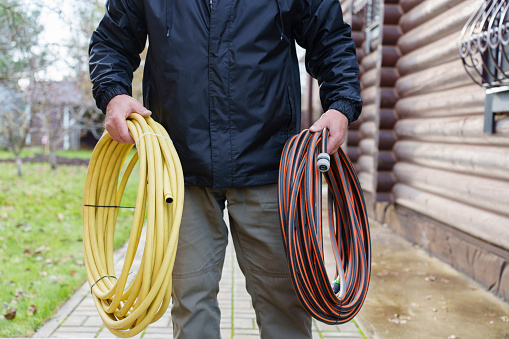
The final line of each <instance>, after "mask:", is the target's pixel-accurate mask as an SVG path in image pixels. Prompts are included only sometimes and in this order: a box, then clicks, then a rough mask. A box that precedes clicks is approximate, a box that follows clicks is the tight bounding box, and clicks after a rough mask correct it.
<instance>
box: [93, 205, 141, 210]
mask: <svg viewBox="0 0 509 339" xmlns="http://www.w3.org/2000/svg"><path fill="white" fill-rule="evenodd" d="M83 206H87V207H111V208H132V209H135V208H136V207H134V206H115V205H111V206H105V205H88V204H83Z"/></svg>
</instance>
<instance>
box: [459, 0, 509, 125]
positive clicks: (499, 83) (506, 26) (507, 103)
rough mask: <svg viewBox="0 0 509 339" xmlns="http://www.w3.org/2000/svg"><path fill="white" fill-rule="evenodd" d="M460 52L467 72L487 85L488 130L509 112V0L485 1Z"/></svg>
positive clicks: (465, 31)
mask: <svg viewBox="0 0 509 339" xmlns="http://www.w3.org/2000/svg"><path fill="white" fill-rule="evenodd" d="M460 55H461V59H462V60H463V65H464V67H465V70H466V72H467V73H468V75H469V76H470V77H471V78H472V80H473V81H474V82H475V83H477V84H479V85H480V86H483V87H486V88H487V89H486V101H485V124H484V131H485V132H486V133H494V131H495V124H494V115H495V114H496V113H500V112H508V111H509V1H508V0H484V1H480V6H479V9H478V10H477V11H475V12H474V13H473V14H472V16H471V17H470V18H469V20H468V21H467V23H466V24H465V26H464V27H463V30H462V32H461V43H460Z"/></svg>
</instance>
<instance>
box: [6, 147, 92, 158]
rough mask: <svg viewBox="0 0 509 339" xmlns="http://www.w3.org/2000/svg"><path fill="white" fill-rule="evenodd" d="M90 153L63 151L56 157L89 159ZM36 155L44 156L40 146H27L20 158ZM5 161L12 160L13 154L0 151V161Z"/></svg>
mask: <svg viewBox="0 0 509 339" xmlns="http://www.w3.org/2000/svg"><path fill="white" fill-rule="evenodd" d="M91 152H92V151H90V150H87V149H78V150H69V151H63V150H58V151H57V152H56V153H57V156H59V157H63V158H77V159H90V154H92V153H91ZM37 154H45V150H44V147H42V146H29V147H25V148H24V149H23V150H22V151H21V154H20V157H21V158H25V157H28V158H33V157H34V156H35V155H37ZM5 159H14V154H13V153H12V152H11V151H7V150H5V149H0V160H5Z"/></svg>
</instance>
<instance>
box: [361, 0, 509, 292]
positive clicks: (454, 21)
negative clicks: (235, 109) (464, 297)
mask: <svg viewBox="0 0 509 339" xmlns="http://www.w3.org/2000/svg"><path fill="white" fill-rule="evenodd" d="M409 3H413V1H410V0H401V1H400V6H402V7H405V4H409ZM477 6H478V1H476V0H463V1H462V0H434V1H423V2H420V3H419V4H418V5H417V6H415V7H414V8H412V9H409V10H407V11H406V12H405V13H404V14H403V15H402V16H401V19H400V21H399V27H400V29H401V31H402V35H401V37H400V38H399V40H398V42H397V47H398V49H399V52H400V57H399V59H398V61H397V64H396V69H397V72H398V74H399V78H398V80H397V81H396V83H395V90H396V92H397V96H398V98H399V99H398V101H397V102H396V104H395V106H394V110H395V112H396V114H397V117H398V121H397V123H396V125H395V127H394V133H395V135H396V137H397V142H396V143H395V145H394V148H393V152H394V155H395V157H396V161H397V162H396V164H395V165H394V166H393V173H392V174H393V176H394V179H395V182H396V184H395V185H394V187H393V189H392V194H393V198H394V200H393V202H392V203H393V204H392V205H388V206H385V207H386V208H384V210H383V213H382V210H381V208H379V209H378V210H379V213H378V215H377V218H379V219H383V221H384V222H387V223H388V224H389V225H390V226H392V227H393V228H395V229H396V230H397V231H398V232H400V233H402V234H404V235H406V236H407V237H409V238H411V239H412V240H413V241H415V242H417V243H420V244H421V245H423V246H424V247H425V248H427V249H428V250H430V251H431V252H433V253H434V254H436V255H437V256H439V257H440V258H442V259H444V260H446V261H448V262H449V263H451V264H452V265H453V266H454V267H456V268H458V269H459V270H461V271H463V272H465V273H467V274H469V275H470V276H471V277H473V278H474V279H476V280H477V281H478V282H480V283H481V284H483V285H484V286H486V288H488V289H490V290H491V291H492V292H493V293H495V294H497V295H498V296H500V297H502V298H503V299H505V300H509V268H507V267H509V265H508V264H509V193H508V192H509V190H508V189H509V118H508V117H505V118H504V117H502V118H501V119H500V120H498V121H497V123H496V133H495V134H492V135H490V134H484V133H483V124H484V100H485V94H484V89H483V88H481V87H479V86H478V85H476V84H474V83H473V82H472V81H471V80H470V78H469V77H468V75H467V73H466V72H465V70H464V68H463V64H462V61H461V59H460V56H459V52H458V50H459V47H458V46H459V39H460V32H461V29H462V28H463V26H464V24H465V23H466V21H467V20H468V18H469V17H470V15H471V14H472V13H473V12H474V11H475V10H476V9H477ZM363 142H364V141H363V140H361V141H360V144H362V143H363ZM375 214H376V213H375ZM430 239H431V240H432V241H430ZM444 248H446V249H447V251H446V250H444ZM487 263H489V265H490V266H489V267H487V266H486V265H487ZM506 268H507V269H506Z"/></svg>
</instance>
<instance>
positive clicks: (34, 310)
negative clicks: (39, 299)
mask: <svg viewBox="0 0 509 339" xmlns="http://www.w3.org/2000/svg"><path fill="white" fill-rule="evenodd" d="M27 313H28V315H34V314H36V313H37V307H36V306H35V305H30V306H29V307H28V312H27Z"/></svg>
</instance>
